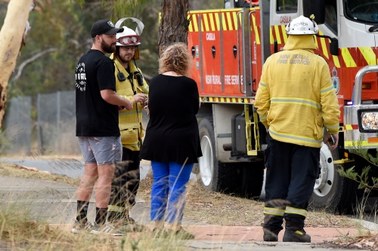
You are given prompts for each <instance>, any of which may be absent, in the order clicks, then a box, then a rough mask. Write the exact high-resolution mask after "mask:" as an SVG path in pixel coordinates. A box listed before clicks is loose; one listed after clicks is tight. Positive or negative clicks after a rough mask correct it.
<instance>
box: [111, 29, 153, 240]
mask: <svg viewBox="0 0 378 251" xmlns="http://www.w3.org/2000/svg"><path fill="white" fill-rule="evenodd" d="M122 28H123V32H121V33H119V34H118V35H117V43H116V51H115V53H113V54H112V55H111V56H110V58H111V59H112V60H113V61H114V65H115V77H116V90H117V93H118V95H120V96H122V97H125V98H127V99H129V100H130V101H131V102H133V109H131V110H125V109H121V110H120V112H119V128H120V132H121V142H122V162H120V163H118V164H117V166H116V167H117V168H116V171H115V177H114V179H113V183H112V192H111V197H110V202H109V205H108V217H107V221H108V226H109V229H108V232H113V234H116V235H122V232H127V231H141V228H142V226H140V225H137V224H136V223H135V221H134V219H132V218H131V217H130V215H129V212H130V209H131V208H132V207H133V206H134V205H135V197H136V194H137V191H138V188H139V183H140V158H139V152H140V148H141V145H142V139H143V136H144V128H143V125H142V113H143V109H144V107H145V106H146V105H147V100H148V97H147V94H148V89H149V88H148V84H147V82H146V80H145V79H144V77H143V73H142V71H141V69H139V68H138V66H137V64H136V59H138V57H139V48H138V46H139V45H140V44H141V42H140V34H137V33H136V32H135V31H134V30H132V29H130V28H128V27H127V26H123V27H122ZM115 229H116V230H115Z"/></svg>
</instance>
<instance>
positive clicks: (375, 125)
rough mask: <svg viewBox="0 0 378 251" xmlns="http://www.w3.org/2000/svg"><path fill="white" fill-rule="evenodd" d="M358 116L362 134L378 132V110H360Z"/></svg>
mask: <svg viewBox="0 0 378 251" xmlns="http://www.w3.org/2000/svg"><path fill="white" fill-rule="evenodd" d="M357 114H358V127H359V130H360V132H378V108H375V109H360V110H358V111H357Z"/></svg>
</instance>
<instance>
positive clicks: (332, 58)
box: [188, 0, 378, 213]
mask: <svg viewBox="0 0 378 251" xmlns="http://www.w3.org/2000/svg"><path fill="white" fill-rule="evenodd" d="M300 15H304V16H307V17H310V16H314V17H315V21H316V22H317V24H318V26H319V34H318V35H317V37H316V41H317V45H318V49H317V50H316V54H318V55H319V56H321V57H323V58H324V59H325V60H326V61H327V62H328V64H329V70H330V74H331V77H332V81H333V85H334V88H335V91H336V93H337V97H338V101H339V106H340V110H341V116H340V130H339V147H338V148H337V149H336V150H334V151H331V150H330V149H329V147H328V146H327V145H326V144H323V145H322V147H321V160H320V163H319V168H320V169H321V171H320V175H319V178H318V179H317V180H316V184H315V186H314V192H313V196H312V198H311V201H310V207H312V208H322V209H324V208H325V209H327V210H328V211H333V212H340V213H343V212H347V211H348V212H350V211H351V210H353V207H354V205H356V203H357V202H358V199H359V198H360V197H361V195H362V192H363V191H362V190H361V189H357V187H358V184H357V182H354V181H352V180H350V179H348V178H345V177H344V176H342V175H340V174H339V172H338V170H339V169H340V168H344V169H345V170H346V169H348V168H352V167H353V168H354V170H355V171H356V172H358V173H360V172H362V170H363V169H364V167H367V166H368V165H370V166H373V164H374V161H372V160H373V159H374V158H375V159H376V158H377V147H378V137H377V135H378V134H377V133H376V132H377V131H378V104H377V103H378V83H377V80H378V76H377V72H378V66H377V55H378V48H377V43H378V1H376V0H316V1H314V0H260V1H243V0H239V1H238V0H226V1H225V8H224V9H209V10H194V11H190V12H189V15H188V18H189V21H190V24H189V30H188V46H189V50H190V51H191V54H192V56H193V67H192V77H193V78H194V79H195V80H196V82H197V84H198V89H199V93H200V99H201V108H200V111H199V114H198V125H199V130H200V138H201V147H202V151H203V157H201V158H200V160H199V163H198V168H196V170H197V177H198V180H199V181H200V183H202V185H203V186H205V187H206V188H208V189H210V190H212V191H221V192H227V193H235V194H239V195H242V196H245V197H248V198H255V197H261V196H263V193H264V192H263V191H264V189H263V187H264V150H265V149H266V147H267V143H266V130H265V128H264V126H263V125H262V124H261V123H260V122H259V118H258V115H257V113H256V111H255V109H254V98H255V94H256V91H257V88H258V85H259V81H260V75H261V70H262V65H263V63H264V62H265V60H266V58H267V57H268V56H269V55H271V54H272V53H275V52H277V51H279V50H281V49H282V47H283V46H284V45H285V42H286V39H287V36H286V32H285V26H286V24H287V23H289V22H290V21H291V20H292V19H294V18H295V17H298V16H300ZM282 74H285V73H282ZM374 170H375V171H376V170H377V167H376V166H374V168H371V169H370V173H369V174H368V175H370V177H376V176H377V174H376V172H375V173H374V172H373V171H374Z"/></svg>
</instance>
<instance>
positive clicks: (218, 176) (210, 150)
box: [197, 118, 227, 192]
mask: <svg viewBox="0 0 378 251" xmlns="http://www.w3.org/2000/svg"><path fill="white" fill-rule="evenodd" d="M198 127H199V133H200V140H201V149H202V157H201V158H199V161H198V169H199V172H198V174H197V179H198V180H199V183H200V184H202V185H203V186H204V187H205V188H206V189H209V190H210V191H217V192H218V191H222V190H223V189H224V184H223V183H224V181H225V180H226V179H227V174H225V173H224V171H226V168H225V167H224V166H223V165H222V164H221V163H220V162H219V161H218V160H217V157H216V152H215V140H214V128H213V125H212V123H211V122H210V119H209V118H202V119H201V120H200V121H199V123H198Z"/></svg>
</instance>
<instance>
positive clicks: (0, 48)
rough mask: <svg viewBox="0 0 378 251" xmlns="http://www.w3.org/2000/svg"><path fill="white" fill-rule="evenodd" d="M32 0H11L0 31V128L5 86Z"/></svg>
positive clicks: (11, 70) (10, 73)
mask: <svg viewBox="0 0 378 251" xmlns="http://www.w3.org/2000/svg"><path fill="white" fill-rule="evenodd" d="M32 1H33V0H11V1H9V4H8V10H7V14H6V16H5V20H4V24H3V27H2V28H1V31H0V69H1V74H0V128H1V125H2V122H3V117H4V113H5V103H6V100H7V86H8V81H9V78H10V76H11V75H12V72H13V70H14V68H15V66H16V60H17V56H18V53H19V51H20V48H21V42H22V37H23V34H24V30H25V27H26V23H27V20H28V17H29V11H30V7H31V4H32Z"/></svg>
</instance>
